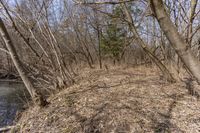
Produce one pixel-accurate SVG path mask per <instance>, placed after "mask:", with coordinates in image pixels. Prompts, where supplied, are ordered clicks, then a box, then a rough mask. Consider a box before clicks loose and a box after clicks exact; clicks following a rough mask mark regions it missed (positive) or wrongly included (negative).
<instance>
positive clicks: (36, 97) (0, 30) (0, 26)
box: [0, 18, 47, 106]
mask: <svg viewBox="0 0 200 133" xmlns="http://www.w3.org/2000/svg"><path fill="white" fill-rule="evenodd" d="M0 34H1V36H2V38H3V40H4V42H5V44H6V47H7V49H8V51H9V53H10V56H11V59H12V61H13V63H14V65H15V67H16V69H17V71H18V72H19V75H20V77H21V78H22V80H23V82H24V84H25V86H26V88H27V90H28V92H29V94H30V95H31V97H32V99H33V101H34V102H35V103H36V104H38V105H40V106H45V105H46V104H47V102H46V100H45V98H44V97H43V95H42V94H41V93H39V92H38V91H37V90H36V89H35V88H34V86H33V84H32V83H31V81H30V80H29V78H28V76H27V74H26V72H25V70H24V68H23V65H22V63H21V61H20V58H19V56H18V55H17V52H16V50H15V47H14V44H13V42H12V40H11V38H10V36H9V34H8V31H7V29H6V27H5V25H4V23H3V20H2V19H1V18H0Z"/></svg>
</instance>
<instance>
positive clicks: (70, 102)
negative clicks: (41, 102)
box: [16, 67, 200, 133]
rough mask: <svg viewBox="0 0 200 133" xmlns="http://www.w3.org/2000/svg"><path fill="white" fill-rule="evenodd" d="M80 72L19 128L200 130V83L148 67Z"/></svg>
mask: <svg viewBox="0 0 200 133" xmlns="http://www.w3.org/2000/svg"><path fill="white" fill-rule="evenodd" d="M80 75H81V76H80V77H79V78H78V79H77V82H76V84H75V85H73V86H71V87H69V88H66V89H64V90H62V91H60V92H59V93H57V94H55V95H52V96H51V97H50V98H49V99H48V101H49V102H50V104H49V105H48V106H47V107H45V108H38V107H30V108H29V109H27V110H26V111H25V112H23V114H22V117H21V118H20V119H19V121H18V122H17V123H16V125H18V126H17V128H18V131H19V132H21V133H36V132H48V133H111V132H114V133H122V132H125V133H131V132H157V133H160V132H187V133H195V132H200V128H199V127H200V125H199V122H200V117H199V116H200V110H199V106H200V101H199V100H198V99H199V97H198V95H197V93H198V91H199V90H198V89H199V88H198V86H195V85H193V83H192V82H191V83H187V84H185V83H183V82H177V83H174V84H170V83H167V82H165V81H163V80H162V78H161V76H160V75H161V74H160V73H159V72H158V71H157V70H156V69H152V68H146V67H137V68H129V69H127V68H126V69H124V68H113V69H110V70H88V71H84V72H83V73H82V74H80ZM195 87H196V88H195ZM192 88H193V89H194V88H195V90H191V89H192ZM191 91H192V92H194V93H191Z"/></svg>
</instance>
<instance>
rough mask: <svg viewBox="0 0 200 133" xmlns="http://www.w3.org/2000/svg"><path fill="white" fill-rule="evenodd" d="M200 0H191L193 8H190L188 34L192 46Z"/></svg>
mask: <svg viewBox="0 0 200 133" xmlns="http://www.w3.org/2000/svg"><path fill="white" fill-rule="evenodd" d="M197 2H198V0H191V2H190V3H191V8H190V9H191V10H190V18H189V19H190V20H189V28H188V36H187V43H188V45H189V46H190V47H191V45H192V26H193V21H194V18H195V17H194V15H195V10H196V7H197Z"/></svg>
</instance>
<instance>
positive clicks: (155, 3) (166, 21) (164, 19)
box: [150, 0, 200, 84]
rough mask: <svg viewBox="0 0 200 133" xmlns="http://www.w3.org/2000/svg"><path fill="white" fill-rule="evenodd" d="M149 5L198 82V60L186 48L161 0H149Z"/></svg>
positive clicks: (199, 65)
mask: <svg viewBox="0 0 200 133" xmlns="http://www.w3.org/2000/svg"><path fill="white" fill-rule="evenodd" d="M150 6H151V9H152V11H153V13H154V16H155V17H156V19H157V20H158V23H159V25H160V27H161V29H162V30H163V32H164V34H165V35H166V37H167V39H168V40H169V41H170V44H171V45H172V47H173V48H174V50H175V51H176V53H177V54H178V56H179V57H180V59H181V60H182V62H183V63H184V64H185V66H186V67H187V69H188V70H189V71H190V72H191V73H192V74H193V76H194V77H195V78H196V79H197V81H198V83H199V84H200V62H199V61H198V60H197V58H195V57H194V55H193V54H192V51H191V50H190V49H189V48H188V44H187V43H186V42H185V41H184V38H183V37H182V36H181V35H180V34H179V33H178V30H177V29H176V27H175V25H174V24H173V23H172V21H171V20H170V17H169V16H168V15H167V13H166V10H165V7H164V4H163V1H162V0H150Z"/></svg>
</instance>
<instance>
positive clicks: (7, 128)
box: [0, 126, 15, 132]
mask: <svg viewBox="0 0 200 133" xmlns="http://www.w3.org/2000/svg"><path fill="white" fill-rule="evenodd" d="M13 128H15V126H7V127H3V128H0V132H5V131H9V130H11V129H13Z"/></svg>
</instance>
